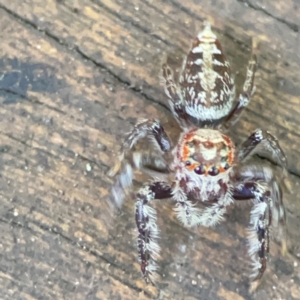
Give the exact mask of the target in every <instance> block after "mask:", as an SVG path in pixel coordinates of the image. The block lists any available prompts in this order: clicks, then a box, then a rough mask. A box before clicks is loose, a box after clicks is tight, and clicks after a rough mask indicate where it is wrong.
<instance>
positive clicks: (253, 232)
mask: <svg viewBox="0 0 300 300" xmlns="http://www.w3.org/2000/svg"><path fill="white" fill-rule="evenodd" d="M233 197H234V199H236V200H244V199H253V201H254V207H253V209H252V211H251V220H250V228H249V237H248V240H249V255H250V257H251V259H252V264H253V274H251V276H250V277H251V278H253V280H258V279H260V278H261V277H262V275H263V273H264V271H265V269H266V264H267V255H268V253H269V228H270V226H271V221H272V210H271V206H272V199H271V198H270V191H268V190H267V189H266V187H265V186H263V185H260V184H258V183H257V182H251V181H249V182H245V183H243V184H242V185H241V186H239V187H238V188H237V189H235V190H234V192H233Z"/></svg>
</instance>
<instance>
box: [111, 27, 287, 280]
mask: <svg viewBox="0 0 300 300" xmlns="http://www.w3.org/2000/svg"><path fill="white" fill-rule="evenodd" d="M256 67H257V59H256V56H255V55H254V54H252V56H251V59H250V61H249V64H248V68H247V74H246V79H245V83H244V86H243V90H242V93H241V94H240V95H239V98H238V101H237V102H236V103H234V102H235V84H234V79H233V77H232V75H231V69H230V65H229V63H228V61H227V60H226V58H225V56H224V53H223V50H222V48H221V44H220V42H219V40H218V39H217V37H216V35H215V34H214V33H213V31H212V29H211V26H210V24H208V23H207V24H206V26H205V28H204V30H203V31H202V32H200V33H199V34H198V36H197V37H196V39H195V41H194V42H193V44H192V48H191V50H190V51H189V53H188V55H187V57H186V59H185V60H184V62H183V67H182V71H181V74H180V76H179V82H175V80H174V76H173V71H172V70H171V68H170V67H169V66H168V65H167V64H166V63H165V64H163V66H162V72H161V81H162V84H163V85H164V90H165V93H166V95H167V97H168V99H169V106H170V109H171V112H172V114H173V116H174V117H175V118H176V120H177V121H178V123H179V125H180V127H181V129H182V133H181V135H180V137H179V140H178V142H177V144H176V145H175V146H174V147H172V146H171V142H170V139H169V137H168V135H167V134H166V132H165V130H164V128H163V127H162V125H161V124H160V122H159V121H158V120H155V119H145V120H140V121H138V122H137V124H136V125H135V126H134V128H133V130H132V131H131V132H130V133H129V134H128V136H127V138H126V139H125V141H124V143H123V146H122V154H121V155H120V161H119V163H118V164H117V166H116V167H115V168H114V169H113V170H112V171H111V175H116V174H118V177H117V181H116V183H115V185H114V187H113V189H112V195H113V199H114V202H115V204H116V205H118V206H120V205H121V204H122V202H123V198H124V195H125V194H124V190H125V189H126V188H127V187H129V186H130V185H131V184H132V180H133V169H134V168H136V169H142V168H143V167H144V166H146V165H149V164H151V165H154V166H155V167H156V168H157V169H166V170H168V174H166V175H165V176H164V177H163V179H156V178H155V177H153V178H152V180H151V181H150V182H148V183H146V184H144V185H143V186H142V187H141V188H140V189H139V191H138V192H137V193H136V194H135V197H136V202H135V221H136V226H137V230H138V238H137V245H138V253H139V261H140V265H141V271H142V274H143V277H144V279H145V280H146V282H152V283H153V281H154V277H155V274H156V270H157V265H156V259H157V257H158V255H159V251H160V247H159V245H158V243H157V239H158V235H159V230H158V227H157V225H156V211H155V210H154V209H153V208H152V207H150V206H149V204H150V202H151V201H152V200H163V199H168V198H171V199H173V201H174V203H175V209H174V210H175V213H176V215H177V217H178V219H179V220H180V221H181V222H182V223H183V225H184V226H188V227H191V226H195V225H202V226H209V227H211V226H215V225H216V224H218V223H219V222H220V221H222V220H223V219H224V214H225V212H226V208H227V206H229V205H231V204H232V203H233V202H234V201H243V200H252V202H253V208H252V211H251V217H250V227H249V237H248V246H249V255H250V257H251V262H252V263H251V264H252V273H251V275H250V278H251V279H252V280H257V279H260V278H261V277H262V275H263V273H264V271H265V269H266V263H267V256H268V253H269V246H270V244H269V236H270V228H271V225H272V226H274V225H276V224H279V223H281V224H284V223H285V211H284V206H283V202H282V191H281V188H280V185H279V182H278V180H277V179H276V177H275V175H274V173H273V171H272V169H271V168H269V167H267V166H263V165H260V164H259V165H258V164H253V163H252V164H250V163H246V162H245V161H246V159H248V158H249V157H251V156H253V155H254V154H256V153H258V152H259V151H260V150H264V151H265V152H268V153H269V155H270V156H272V157H273V159H275V160H276V161H277V163H278V164H280V165H281V166H282V167H283V170H285V169H286V165H287V160H286V157H285V154H284V152H283V151H282V149H281V148H280V146H279V143H278V141H277V139H276V138H275V137H274V136H273V135H272V134H270V133H269V132H268V131H265V130H262V129H257V130H255V131H254V132H253V133H252V134H251V135H250V136H249V137H248V138H247V139H246V140H245V141H244V142H243V143H242V144H241V145H240V147H235V145H234V143H233V142H232V140H231V138H230V137H229V136H228V135H226V134H225V133H224V132H225V129H228V128H229V127H230V126H233V125H234V124H235V123H236V121H237V120H238V119H239V117H240V115H241V113H242V111H243V110H244V108H245V107H246V106H247V105H248V103H249V101H250V98H251V96H252V94H253V92H254V88H255V87H254V77H255V72H256ZM143 138H146V139H149V140H150V141H151V147H149V148H150V149H152V150H149V151H147V152H138V151H134V150H133V148H134V145H136V143H137V142H138V141H139V140H141V139H143ZM165 154H168V155H169V156H170V160H171V163H170V164H168V162H167V160H166V159H165ZM199 201H200V202H206V203H207V204H208V205H207V206H206V207H205V208H203V209H200V208H197V207H196V206H195V204H196V203H197V202H199Z"/></svg>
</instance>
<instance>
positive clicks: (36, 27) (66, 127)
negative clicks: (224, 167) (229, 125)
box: [0, 0, 300, 300]
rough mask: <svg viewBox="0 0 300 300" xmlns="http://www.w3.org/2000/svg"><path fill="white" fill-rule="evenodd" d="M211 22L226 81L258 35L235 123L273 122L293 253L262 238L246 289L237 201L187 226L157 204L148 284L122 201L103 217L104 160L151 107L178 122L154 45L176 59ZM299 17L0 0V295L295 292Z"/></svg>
mask: <svg viewBox="0 0 300 300" xmlns="http://www.w3.org/2000/svg"><path fill="white" fill-rule="evenodd" d="M207 19H208V20H209V21H211V22H212V23H213V24H214V25H213V28H214V31H215V32H216V33H217V34H218V36H219V38H220V40H221V42H222V44H223V47H224V49H225V52H226V54H227V57H228V58H229V60H230V61H231V64H232V67H233V70H234V71H236V72H237V75H236V83H237V86H238V90H240V88H241V86H242V84H243V80H244V76H245V69H246V65H247V62H248V58H249V55H250V52H249V50H250V46H251V38H252V37H255V38H257V39H258V42H259V47H258V50H259V53H258V56H259V70H258V76H257V79H256V86H257V92H256V94H255V96H254V97H253V99H252V102H251V104H250V105H249V107H248V108H247V109H246V113H245V114H244V115H243V118H242V120H241V121H240V122H239V123H238V125H237V126H236V128H234V130H233V131H232V133H231V136H232V137H233V139H234V140H235V141H236V142H237V143H238V142H240V141H242V140H243V139H244V138H245V137H246V136H248V135H249V134H250V133H251V132H252V130H254V129H256V128H258V127H261V128H264V129H269V130H270V131H271V132H272V133H274V134H275V135H276V136H277V137H278V138H279V139H280V142H281V145H282V148H283V149H284V150H285V152H286V154H287V157H288V160H289V169H288V170H289V179H290V181H291V183H292V186H293V190H294V194H287V193H286V194H285V203H286V208H287V217H288V229H289V253H288V254H287V255H286V256H285V257H282V256H281V255H280V245H279V244H277V243H275V242H274V243H272V248H271V257H270V260H269V265H268V270H267V272H266V274H265V277H264V280H263V282H262V284H261V286H260V287H259V289H258V291H257V292H256V293H254V294H252V295H250V294H249V292H248V288H249V282H248V279H247V277H246V276H245V275H244V274H245V273H246V272H247V268H246V266H247V262H248V257H247V248H246V242H245V236H246V231H245V228H246V227H247V218H248V216H249V210H250V208H249V206H241V207H235V208H232V209H231V210H230V211H229V212H228V217H227V221H226V222H225V223H222V224H221V225H219V226H217V228H215V229H208V228H195V229H186V228H183V227H182V226H181V225H180V224H179V222H178V221H177V220H176V218H174V214H173V211H172V206H171V203H170V202H168V203H167V204H166V205H164V206H158V205H156V204H155V205H154V206H155V207H156V208H157V210H158V218H159V221H158V222H159V225H160V229H161V231H162V235H161V240H160V245H161V246H162V248H163V251H162V257H161V259H160V260H159V266H160V274H161V275H162V278H161V280H160V281H159V283H158V285H157V287H152V286H146V285H145V283H144V282H143V280H142V279H141V275H140V272H139V265H138V263H137V261H136V257H137V254H136V247H135V240H134V233H135V231H134V229H135V227H134V217H133V211H132V207H133V204H134V201H133V200H130V199H128V200H127V201H126V202H125V204H124V206H123V209H122V213H121V214H120V215H118V216H116V217H115V218H114V219H112V220H110V219H109V215H108V214H107V210H106V207H105V201H106V198H107V196H108V193H109V190H110V188H111V185H112V183H113V181H112V180H111V179H110V178H108V177H107V176H106V172H107V170H108V169H109V167H110V166H111V165H112V163H113V162H114V157H115V156H116V154H117V152H118V150H119V149H120V144H121V140H122V139H123V136H124V133H125V132H127V131H128V130H129V129H130V128H131V126H132V124H134V122H135V121H136V119H137V118H140V117H149V116H151V117H156V118H159V119H160V120H161V121H162V123H163V124H164V126H165V128H166V130H167V131H168V132H171V136H176V135H177V134H178V132H179V129H178V126H177V125H176V122H175V121H174V120H173V119H172V116H171V115H170V113H169V111H168V110H167V109H166V107H167V106H166V96H165V95H164V94H163V90H162V88H161V87H160V85H159V80H158V74H159V70H160V66H161V63H162V61H163V60H164V59H165V57H171V58H172V59H173V60H174V64H177V63H178V65H180V62H181V60H182V55H183V54H184V53H186V51H187V50H188V48H189V46H190V44H191V41H192V39H193V38H194V36H195V34H196V33H197V31H198V30H200V29H201V28H202V27H203V21H204V20H207ZM299 20H300V8H299V4H298V1H297V0H285V1H276V4H275V1H271V0H265V1H259V3H258V1H252V0H228V1H225V0H216V1H208V0H205V1H200V0H194V1H192V0H186V1H180V0H163V1H158V0H152V1H151V0H140V1H138V0H136V1H127V0H123V1H121V0H56V1H55V0H47V1H45V0H27V1H19V0H10V1H7V0H0V36H1V48H0V101H1V106H0V137H1V139H0V187H1V188H0V201H1V206H0V226H1V230H0V235H1V240H0V290H1V299H28V300H29V299H30V300H31V299H188V300H192V299H236V300H241V299H300V274H299V270H300V234H299V228H300V203H299V199H298V194H299V192H300V187H299V183H300V179H299V176H300V160H299V157H300V138H299V137H300V134H299V129H300V118H299V114H300V108H299V104H300V96H299V94H300V93H299V92H300V54H299V46H300V42H299V30H300V21H299ZM137 179H138V181H139V180H141V178H140V177H138V178H137ZM137 184H138V183H137Z"/></svg>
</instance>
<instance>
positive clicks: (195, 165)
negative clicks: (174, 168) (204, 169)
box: [187, 163, 199, 171]
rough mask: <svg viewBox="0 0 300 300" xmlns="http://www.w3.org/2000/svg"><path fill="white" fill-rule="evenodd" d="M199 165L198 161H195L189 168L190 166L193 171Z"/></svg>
mask: <svg viewBox="0 0 300 300" xmlns="http://www.w3.org/2000/svg"><path fill="white" fill-rule="evenodd" d="M198 165H199V164H198V163H193V164H191V165H189V166H187V168H188V169H189V170H190V171H193V170H194V169H196V168H197V166H198Z"/></svg>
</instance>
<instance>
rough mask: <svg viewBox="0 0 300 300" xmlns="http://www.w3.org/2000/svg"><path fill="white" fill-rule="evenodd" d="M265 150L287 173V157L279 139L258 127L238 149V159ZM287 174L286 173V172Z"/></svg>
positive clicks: (242, 159)
mask: <svg viewBox="0 0 300 300" xmlns="http://www.w3.org/2000/svg"><path fill="white" fill-rule="evenodd" d="M261 150H265V151H267V152H268V153H270V154H271V158H272V159H273V160H275V161H276V163H279V165H280V166H281V167H282V168H283V170H284V173H286V168H287V159H286V156H285V154H284V152H283V150H282V149H281V147H280V145H279V143H278V140H277V139H276V137H275V136H273V135H272V134H271V133H270V132H268V131H265V130H262V129H256V130H255V131H254V132H253V133H252V134H251V135H250V136H249V137H248V138H247V140H246V141H244V143H243V144H242V145H241V147H240V150H239V151H238V155H237V158H238V161H240V162H242V161H244V160H245V159H247V158H248V157H250V156H252V155H254V154H256V153H259V152H261ZM284 175H285V176H286V174H284Z"/></svg>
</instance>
